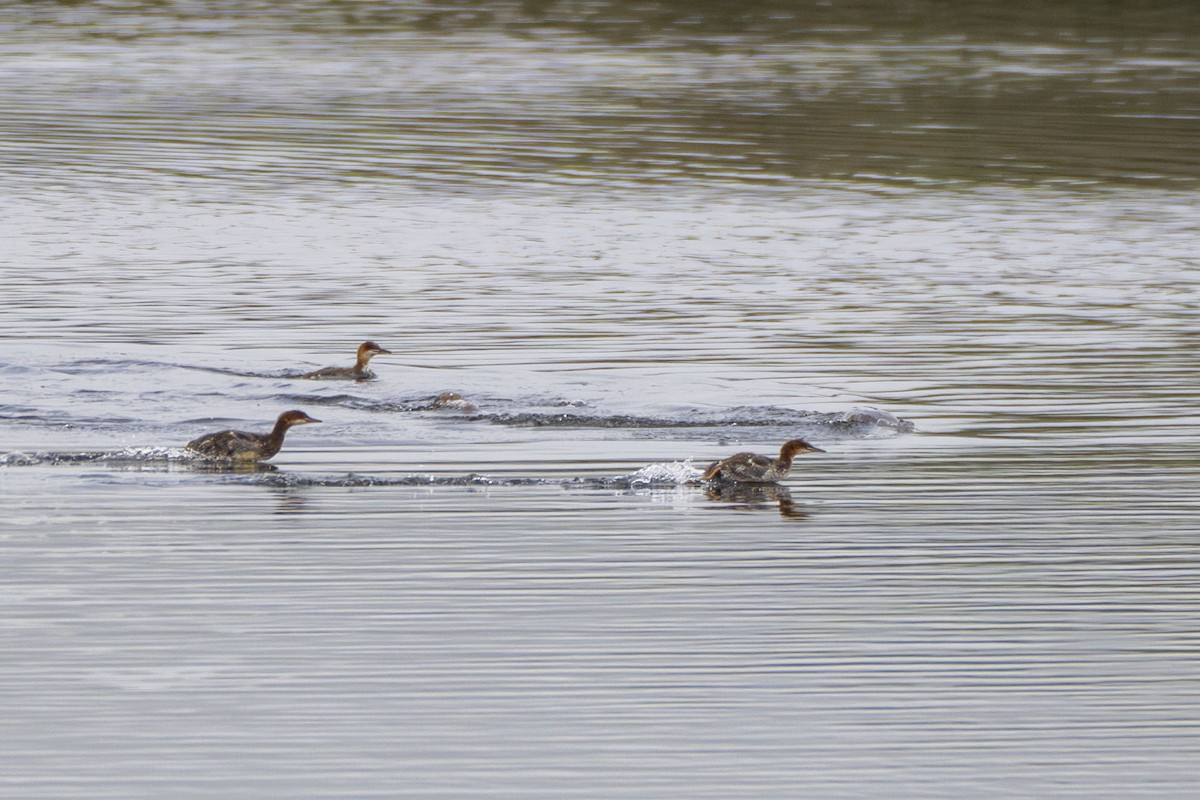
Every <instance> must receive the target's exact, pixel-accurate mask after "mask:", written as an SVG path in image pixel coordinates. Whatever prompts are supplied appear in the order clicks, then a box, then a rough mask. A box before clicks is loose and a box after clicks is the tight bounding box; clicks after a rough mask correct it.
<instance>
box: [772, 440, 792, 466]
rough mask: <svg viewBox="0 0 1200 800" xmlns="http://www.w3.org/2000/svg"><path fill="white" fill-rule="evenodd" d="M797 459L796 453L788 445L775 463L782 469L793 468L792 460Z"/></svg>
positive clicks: (780, 452) (781, 451)
mask: <svg viewBox="0 0 1200 800" xmlns="http://www.w3.org/2000/svg"><path fill="white" fill-rule="evenodd" d="M795 457H796V453H795V451H794V450H792V448H790V447H788V446H787V445H786V444H785V445H784V446H783V447H782V448H781V449H780V451H779V458H777V459H775V463H776V464H778V465H779V466H780V467H781V468H782V469H791V468H792V459H793V458H795Z"/></svg>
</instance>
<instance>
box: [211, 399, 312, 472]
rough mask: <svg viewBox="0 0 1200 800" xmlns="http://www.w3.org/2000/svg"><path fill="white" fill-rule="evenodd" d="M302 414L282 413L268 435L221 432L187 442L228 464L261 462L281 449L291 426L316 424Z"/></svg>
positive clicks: (296, 412)
mask: <svg viewBox="0 0 1200 800" xmlns="http://www.w3.org/2000/svg"><path fill="white" fill-rule="evenodd" d="M320 421H321V420H319V419H313V418H312V417H310V416H309V415H308V414H305V413H304V412H303V411H285V412H283V413H282V414H280V415H279V419H277V420H275V427H274V428H272V429H271V432H270V433H246V432H245V431H221V432H220V433H207V434H205V435H204V436H201V437H200V438H199V439H193V440H192V441H190V442H188V445H187V447H188V450H193V451H195V452H197V453H200V454H201V455H205V456H208V457H209V458H219V459H224V460H228V461H265V460H266V459H268V458H270V457H271V456H273V455H275V454H276V453H278V452H279V448H280V447H283V437H284V435H285V434H286V433H287V432H288V428H290V427H292V426H293V425H305V424H307V423H309V422H320Z"/></svg>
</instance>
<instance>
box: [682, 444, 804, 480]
mask: <svg viewBox="0 0 1200 800" xmlns="http://www.w3.org/2000/svg"><path fill="white" fill-rule="evenodd" d="M824 452H825V451H824V450H822V449H821V448H819V447H814V446H812V445H811V444H809V443H808V442H806V441H804V440H803V439H791V440H789V441H787V442H784V444H783V447H781V448H780V449H779V458H768V457H767V456H760V455H755V454H754V453H738V454H736V455H732V456H730V457H729V458H726V459H722V460H721V461H714V462H713V463H711V464H709V465H708V469H706V470H705V471H704V477H703V480H706V481H734V482H736V483H774V482H775V481H781V480H783V479H784V478H786V477H787V475H788V473H789V472H791V470H792V459H793V458H795V457H796V456H797V455H798V454H800V453H824Z"/></svg>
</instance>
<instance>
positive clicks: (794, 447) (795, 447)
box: [779, 439, 825, 461]
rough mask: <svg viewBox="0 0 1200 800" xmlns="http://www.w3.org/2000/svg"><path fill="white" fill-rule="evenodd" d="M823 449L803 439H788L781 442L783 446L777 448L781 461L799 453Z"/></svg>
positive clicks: (790, 458)
mask: <svg viewBox="0 0 1200 800" xmlns="http://www.w3.org/2000/svg"><path fill="white" fill-rule="evenodd" d="M824 452H825V451H824V450H822V449H821V448H819V447H814V446H813V445H811V444H809V443H808V442H806V441H804V440H803V439H789V440H788V441H786V442H784V443H783V447H781V448H780V449H779V458H780V459H781V460H783V461H791V460H792V459H793V458H794V457H795V456H797V455H799V454H800V453H824Z"/></svg>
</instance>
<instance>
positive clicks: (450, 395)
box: [430, 392, 479, 414]
mask: <svg viewBox="0 0 1200 800" xmlns="http://www.w3.org/2000/svg"><path fill="white" fill-rule="evenodd" d="M430 405H431V406H432V407H433V408H437V409H441V410H449V411H462V412H463V413H466V414H473V413H475V412H476V411H478V410H479V407H478V406H476V405H475V404H474V403H472V402H471V401H470V400H468V399H467V398H465V397H463V396H462V395H461V394H459V393H458V392H442V393H441V394H439V395H438V396H437V397H435V398H433V402H432V403H430Z"/></svg>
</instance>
